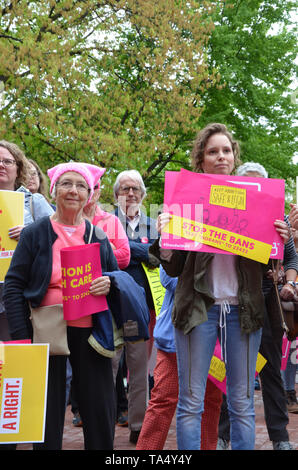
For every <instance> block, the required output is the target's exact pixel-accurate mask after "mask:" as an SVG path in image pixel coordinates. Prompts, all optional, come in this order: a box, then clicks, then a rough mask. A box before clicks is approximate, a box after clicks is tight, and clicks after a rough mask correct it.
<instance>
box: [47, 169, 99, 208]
mask: <svg viewBox="0 0 298 470" xmlns="http://www.w3.org/2000/svg"><path fill="white" fill-rule="evenodd" d="M68 171H75V172H76V173H79V174H80V175H82V176H83V178H84V179H85V180H86V183H87V184H88V186H89V188H90V195H89V199H88V202H89V201H90V199H91V197H92V196H93V193H94V186H95V184H96V183H97V182H98V180H99V179H100V177H101V176H102V175H103V174H104V172H105V171H106V169H105V168H100V167H98V166H96V165H91V164H89V163H78V162H69V163H59V164H58V165H56V166H54V167H53V168H50V169H49V170H48V172H47V173H48V176H49V178H50V180H51V185H50V193H52V191H53V188H54V186H55V183H56V182H57V180H58V179H59V178H60V176H61V175H63V173H67V172H68ZM94 181H96V183H94Z"/></svg>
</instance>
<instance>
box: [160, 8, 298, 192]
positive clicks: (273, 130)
mask: <svg viewBox="0 0 298 470" xmlns="http://www.w3.org/2000/svg"><path fill="white" fill-rule="evenodd" d="M295 8H296V3H295V2H291V1H288V0H270V1H261V0H236V1H234V2H231V1H226V2H224V4H219V5H218V8H217V10H216V11H215V12H214V13H213V16H212V18H213V21H214V25H215V27H214V30H213V32H212V34H211V37H210V40H209V42H208V44H207V49H208V60H209V64H210V69H212V70H213V69H217V70H218V71H219V73H220V76H221V79H220V82H219V83H218V86H216V87H214V86H212V87H208V88H207V90H205V92H204V91H202V93H201V96H200V98H201V99H200V101H199V103H198V106H199V107H201V106H203V107H204V110H203V112H202V113H201V114H200V117H199V119H198V122H197V127H198V129H200V128H203V127H204V126H205V125H206V124H207V123H209V122H223V123H225V124H226V125H227V126H228V128H229V129H231V130H232V131H233V133H234V135H235V136H236V138H237V139H238V140H239V141H240V144H241V158H242V161H243V162H245V161H256V162H259V163H261V164H262V165H264V167H265V168H266V169H267V170H268V173H269V176H270V177H271V178H283V179H285V180H286V189H287V197H288V199H289V200H292V201H293V200H296V198H295V183H296V176H297V175H298V167H297V93H295V90H293V88H292V87H291V85H292V83H293V80H295V78H296V77H297V65H296V63H297V62H296V63H295V61H296V60H297V29H296V25H295V23H293V21H294V15H293V11H294V9H295ZM189 137H190V136H189V135H187V134H185V135H184V136H181V142H182V145H181V146H180V148H179V151H177V153H176V154H175V155H174V156H173V160H172V164H170V165H168V166H167V169H175V168H178V166H179V165H182V166H184V167H185V168H188V165H189V147H188V145H189V144H191V138H189ZM295 155H296V163H294V161H293V157H294V156H295ZM162 179H163V174H161V175H155V176H153V175H152V180H155V184H156V185H158V184H159V185H161V182H162Z"/></svg>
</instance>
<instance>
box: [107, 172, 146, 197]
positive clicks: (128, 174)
mask: <svg viewBox="0 0 298 470" xmlns="http://www.w3.org/2000/svg"><path fill="white" fill-rule="evenodd" d="M122 178H130V179H132V180H134V181H136V182H138V183H139V185H140V187H141V194H142V200H143V199H144V198H145V197H146V194H147V191H146V187H145V185H144V181H143V178H142V176H141V174H140V173H139V172H138V171H137V170H125V171H122V172H121V173H119V175H118V176H117V178H116V181H115V183H114V187H113V190H114V198H115V200H116V201H117V200H118V194H119V188H120V180H121V179H122Z"/></svg>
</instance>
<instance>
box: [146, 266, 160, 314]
mask: <svg viewBox="0 0 298 470" xmlns="http://www.w3.org/2000/svg"><path fill="white" fill-rule="evenodd" d="M142 266H143V269H144V271H145V274H146V276H147V279H148V283H149V286H150V291H151V294H152V298H153V303H154V309H155V314H156V316H158V315H159V312H160V310H161V306H162V303H163V299H164V296H165V292H166V290H165V288H164V287H163V285H162V284H161V282H160V277H159V268H157V267H156V268H149V267H148V266H147V265H146V264H145V263H142Z"/></svg>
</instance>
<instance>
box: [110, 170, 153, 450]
mask: <svg viewBox="0 0 298 470" xmlns="http://www.w3.org/2000/svg"><path fill="white" fill-rule="evenodd" d="M145 196H146V188H145V185H144V182H143V179H142V177H141V175H140V173H139V172H138V171H136V170H128V171H123V172H122V173H120V174H119V175H118V177H117V179H116V182H115V184H114V197H115V200H116V201H117V205H118V207H117V210H116V212H115V214H116V215H117V216H118V217H119V219H120V221H121V223H122V225H123V227H124V229H125V231H126V234H127V236H128V240H129V245H130V252H131V258H130V263H129V265H128V267H127V268H125V271H126V272H128V273H129V274H130V275H131V276H132V277H133V278H134V280H135V281H136V282H137V283H138V284H140V285H141V286H142V287H143V288H144V289H145V292H146V299H147V303H148V307H149V310H150V317H151V320H150V325H149V333H150V339H149V342H147V343H145V342H138V343H134V344H133V343H131V342H126V343H125V354H126V365H127V368H128V370H129V393H128V426H129V428H130V439H129V440H130V442H132V443H134V444H136V443H137V440H138V436H139V434H140V431H141V427H142V423H143V419H144V416H145V411H146V407H147V402H148V360H149V358H150V354H151V348H152V340H151V338H152V332H153V327H154V324H155V311H154V305H153V299H152V295H151V292H150V287H149V283H148V280H147V277H146V274H145V272H144V269H143V267H142V263H145V264H147V265H149V266H157V265H158V264H159V262H158V260H157V259H156V258H155V257H154V256H152V255H151V254H149V247H150V246H151V244H152V243H153V242H154V240H155V239H156V238H158V233H157V230H156V224H155V220H154V219H152V218H150V217H147V216H146V214H145V213H143V212H142V211H141V209H140V207H141V204H142V201H143V199H144V198H145ZM148 343H149V345H148ZM119 359H120V358H119V356H118V355H117V356H116V358H115V359H113V369H114V374H115V372H116V373H117V370H118V362H119Z"/></svg>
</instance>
